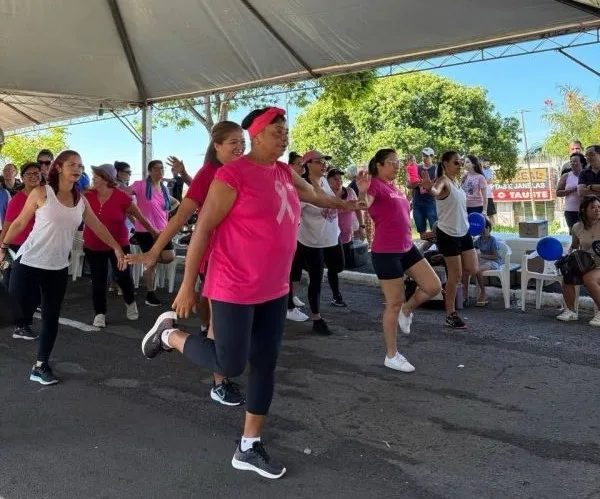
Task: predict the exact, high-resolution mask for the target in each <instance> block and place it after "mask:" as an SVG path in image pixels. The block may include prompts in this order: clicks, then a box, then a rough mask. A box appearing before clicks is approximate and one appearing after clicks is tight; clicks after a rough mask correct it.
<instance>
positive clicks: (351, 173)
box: [346, 165, 358, 178]
mask: <svg viewBox="0 0 600 499" xmlns="http://www.w3.org/2000/svg"><path fill="white" fill-rule="evenodd" d="M357 174H358V168H357V167H356V166H355V165H352V166H349V167H348V169H347V170H346V176H347V177H349V178H352V177H356V175H357Z"/></svg>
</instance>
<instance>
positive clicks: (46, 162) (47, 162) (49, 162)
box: [38, 161, 52, 166]
mask: <svg viewBox="0 0 600 499" xmlns="http://www.w3.org/2000/svg"><path fill="white" fill-rule="evenodd" d="M38 163H39V164H40V165H44V166H50V165H51V164H52V161H38Z"/></svg>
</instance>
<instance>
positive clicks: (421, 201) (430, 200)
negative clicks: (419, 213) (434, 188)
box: [412, 165, 437, 206]
mask: <svg viewBox="0 0 600 499" xmlns="http://www.w3.org/2000/svg"><path fill="white" fill-rule="evenodd" d="M423 171H426V172H427V174H428V175H429V178H430V179H431V180H432V181H435V176H436V173H437V167H436V166H435V165H431V167H430V168H425V167H424V166H423V165H419V167H418V169H417V172H418V173H419V178H421V172H423ZM412 202H413V206H435V198H434V197H433V196H432V195H431V194H430V193H429V192H421V188H420V187H415V188H414V189H413V199H412Z"/></svg>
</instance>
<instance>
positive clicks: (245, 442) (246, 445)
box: [240, 437, 260, 452]
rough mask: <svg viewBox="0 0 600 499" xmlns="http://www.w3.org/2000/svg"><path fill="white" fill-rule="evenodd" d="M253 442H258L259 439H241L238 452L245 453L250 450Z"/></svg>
mask: <svg viewBox="0 0 600 499" xmlns="http://www.w3.org/2000/svg"><path fill="white" fill-rule="evenodd" d="M254 442H260V437H248V438H246V437H242V441H241V442H240V450H241V451H242V452H246V451H247V450H248V449H251V448H252V444H254Z"/></svg>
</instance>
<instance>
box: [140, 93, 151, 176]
mask: <svg viewBox="0 0 600 499" xmlns="http://www.w3.org/2000/svg"><path fill="white" fill-rule="evenodd" d="M150 161H152V106H151V105H150V104H148V103H144V105H143V106H142V178H144V179H145V178H146V177H147V175H148V163H150Z"/></svg>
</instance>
